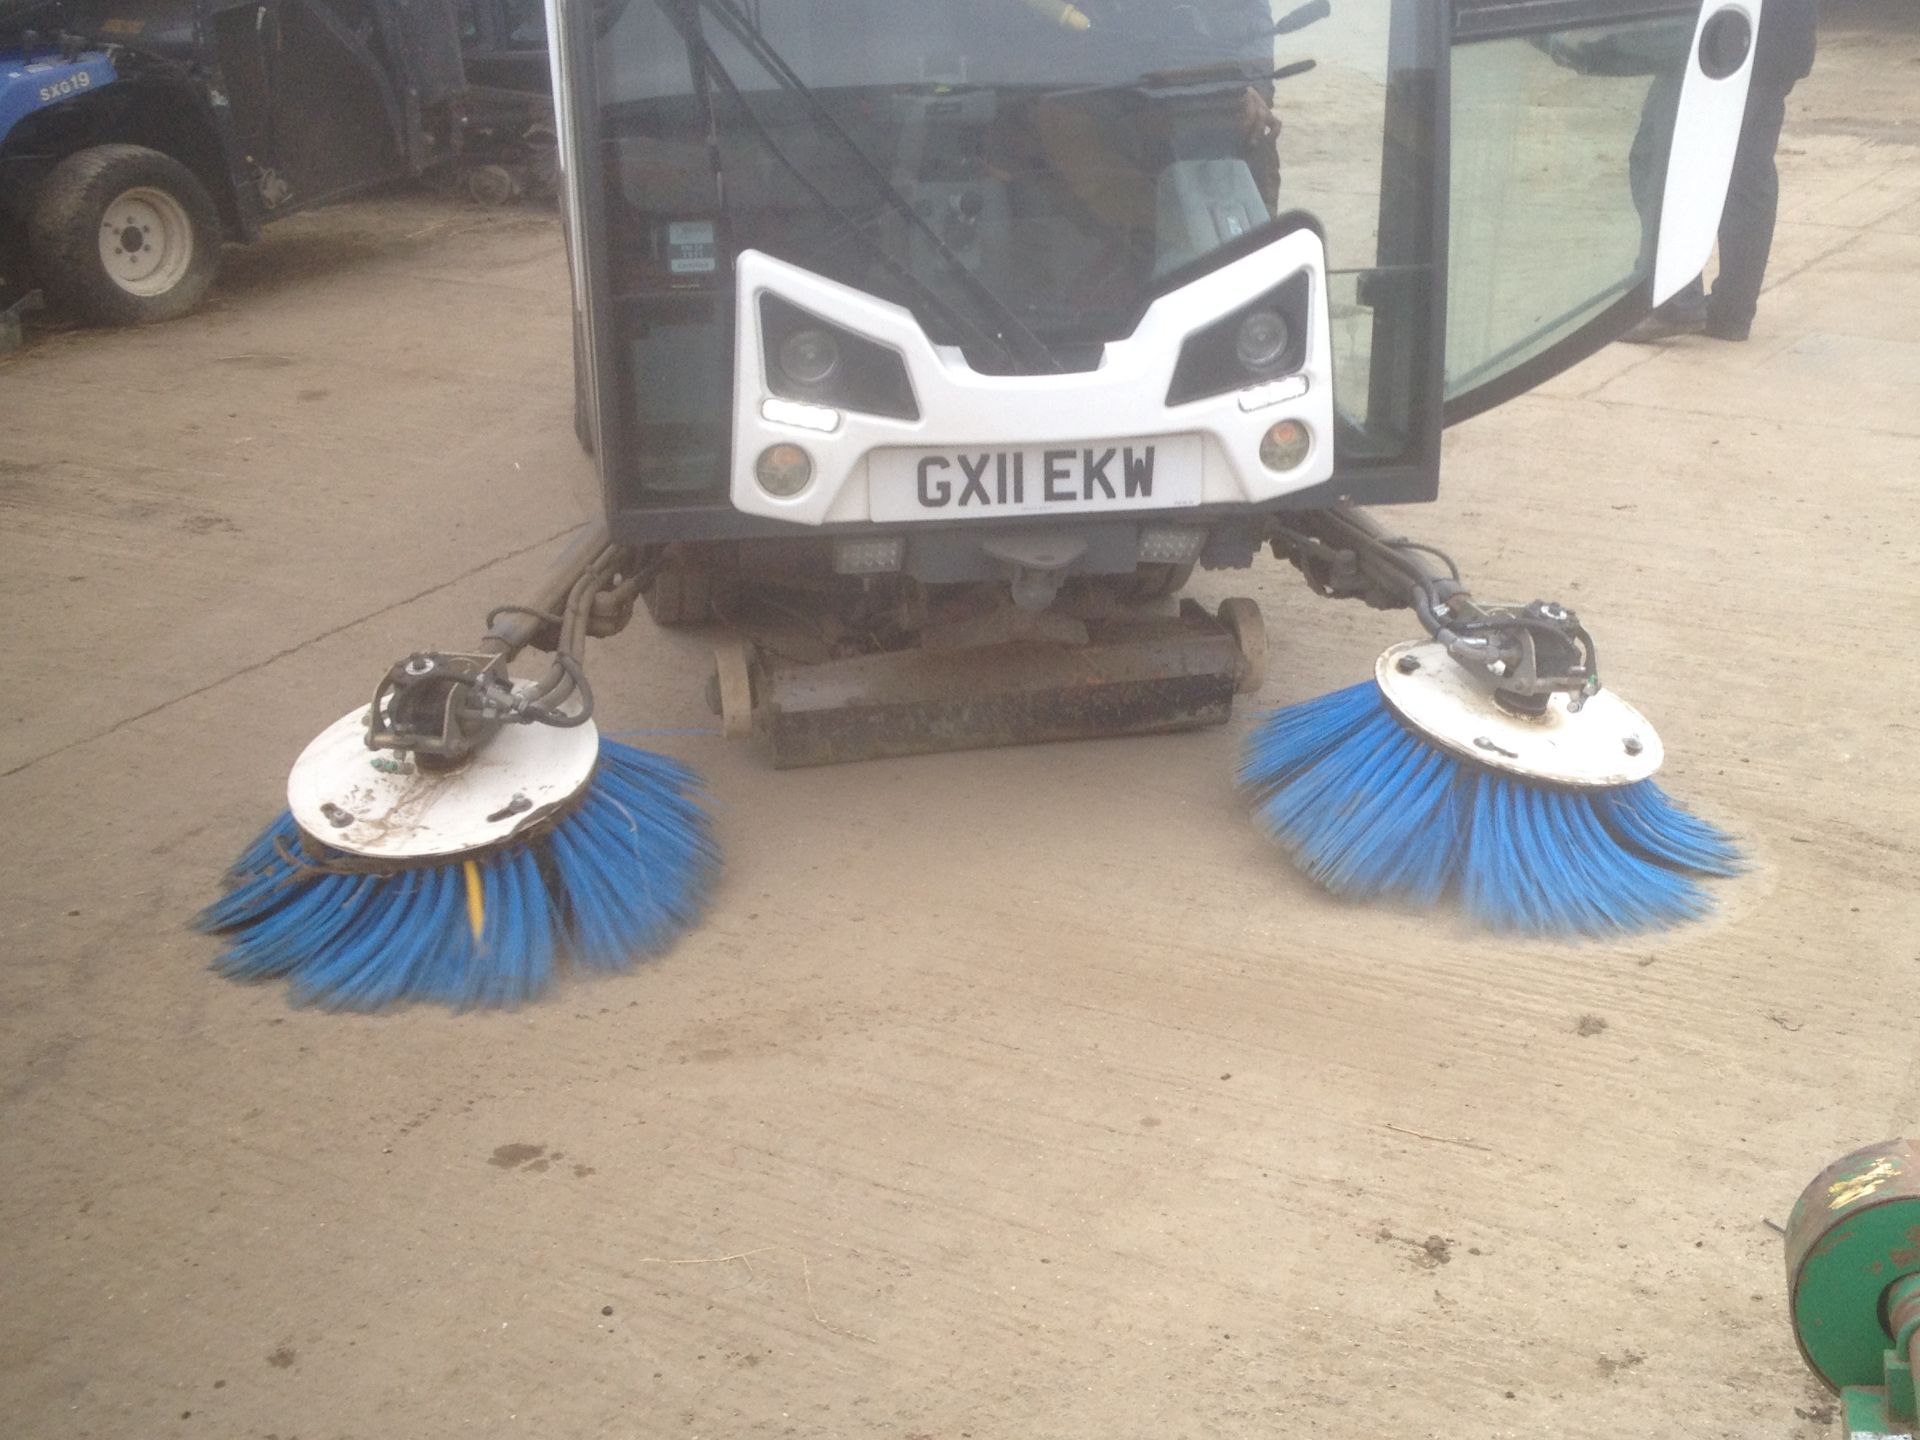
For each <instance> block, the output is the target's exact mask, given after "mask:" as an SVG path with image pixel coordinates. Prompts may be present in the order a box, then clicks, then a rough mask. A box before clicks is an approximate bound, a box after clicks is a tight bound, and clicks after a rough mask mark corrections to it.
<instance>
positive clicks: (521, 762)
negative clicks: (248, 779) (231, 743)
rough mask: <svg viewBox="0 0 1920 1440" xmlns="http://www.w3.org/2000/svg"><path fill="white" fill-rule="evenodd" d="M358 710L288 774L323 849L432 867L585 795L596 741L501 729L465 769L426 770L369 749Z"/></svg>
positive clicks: (544, 729) (572, 734)
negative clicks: (430, 862) (431, 862)
mask: <svg viewBox="0 0 1920 1440" xmlns="http://www.w3.org/2000/svg"><path fill="white" fill-rule="evenodd" d="M370 708H371V707H370V706H365V705H363V706H361V707H360V709H358V710H356V711H354V712H353V713H352V714H351V715H346V716H343V717H341V718H340V719H339V720H337V721H335V722H334V723H333V724H332V725H329V726H328V727H327V728H326V729H325V730H323V731H321V732H320V734H318V735H317V736H315V737H314V740H313V743H312V744H311V745H309V746H307V748H306V749H305V750H304V751H302V752H301V754H300V758H299V759H298V760H296V761H295V762H294V765H293V772H292V773H291V774H290V775H288V777H287V808H288V809H290V810H291V811H292V812H293V818H294V820H295V821H297V822H298V823H299V826H300V828H301V829H302V830H304V831H306V832H307V834H309V835H311V836H312V837H313V838H314V839H316V840H318V841H321V842H322V843H323V844H327V845H331V846H333V847H334V848H335V849H338V850H345V851H348V852H349V853H351V854H354V855H366V856H369V857H371V858H374V859H379V860H427V859H432V858H434V857H436V856H446V855H458V854H460V853H462V852H464V851H469V850H480V849H484V848H486V847H487V846H490V845H497V844H499V843H500V842H501V841H503V840H509V839H512V838H513V836H514V835H516V834H518V833H519V832H520V831H522V830H524V829H526V828H527V827H528V826H530V825H534V824H537V823H538V822H539V821H541V820H543V819H545V818H546V817H547V816H548V815H550V814H551V813H552V812H553V810H554V809H555V808H556V807H558V806H561V805H564V804H566V802H567V801H569V800H571V799H573V797H574V796H575V795H577V794H579V793H580V791H581V790H582V789H584V788H585V786H586V783H587V781H588V780H589V779H590V778H591V777H592V775H593V766H594V761H595V760H596V759H597V758H598V757H599V754H600V734H599V731H598V730H596V729H595V728H594V725H593V722H592V721H591V720H589V721H588V722H587V723H586V724H584V725H579V726H575V727H574V728H573V729H571V730H560V729H556V728H554V727H553V726H551V725H503V726H502V727H501V728H500V729H499V730H498V731H496V732H495V734H494V736H493V738H492V739H491V740H489V741H488V742H487V743H486V744H485V745H484V746H482V747H481V749H480V753H479V754H477V755H475V756H474V757H473V758H472V759H471V760H469V761H468V762H467V763H466V764H465V765H463V766H461V767H460V768H459V769H458V770H455V771H452V772H450V773H436V772H433V771H429V770H422V769H420V768H419V767H417V766H416V765H415V764H414V761H413V757H412V756H411V755H410V754H408V753H406V752H405V751H398V750H369V749H368V748H367V711H368V710H369V709H370Z"/></svg>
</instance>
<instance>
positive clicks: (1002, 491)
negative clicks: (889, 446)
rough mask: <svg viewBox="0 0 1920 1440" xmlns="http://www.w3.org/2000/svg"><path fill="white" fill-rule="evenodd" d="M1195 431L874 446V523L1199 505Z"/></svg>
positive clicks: (1198, 454) (870, 480) (871, 471)
mask: <svg viewBox="0 0 1920 1440" xmlns="http://www.w3.org/2000/svg"><path fill="white" fill-rule="evenodd" d="M1201 464H1202V461H1201V448H1200V437H1199V436H1197V435H1151V436H1147V437H1145V438H1144V439H1134V440H1094V441H1087V442H1083V443H1081V444H1078V445H1025V446H1009V447H995V446H981V447H979V448H962V447H958V446H956V447H953V448H951V449H941V450H876V451H874V452H873V453H872V454H871V455H870V456H868V457H867V476H868V484H869V486H870V487H871V488H870V490H869V492H868V506H869V513H870V514H871V515H872V517H873V518H874V519H875V520H880V521H894V520H973V519H987V518H990V517H997V516H1002V515H1060V514H1073V513H1076V512H1099V511H1107V510H1161V509H1167V508H1171V507H1178V506H1184V505H1198V504H1199V503H1200V499H1201V483H1200V482H1201Z"/></svg>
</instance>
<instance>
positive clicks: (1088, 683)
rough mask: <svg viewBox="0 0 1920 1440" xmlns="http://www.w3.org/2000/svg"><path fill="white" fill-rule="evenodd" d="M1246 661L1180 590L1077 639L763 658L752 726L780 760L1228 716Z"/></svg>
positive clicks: (1069, 735) (859, 755) (819, 759)
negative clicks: (1162, 603)
mask: <svg viewBox="0 0 1920 1440" xmlns="http://www.w3.org/2000/svg"><path fill="white" fill-rule="evenodd" d="M1245 663H1246V662H1245V660H1244V657H1243V655H1242V652H1241V647H1240V643H1239V641H1237V640H1236V639H1235V637H1234V635H1233V634H1232V633H1231V632H1230V631H1229V630H1228V629H1227V628H1226V627H1225V626H1223V625H1222V624H1221V623H1220V622H1219V621H1217V620H1216V619H1214V617H1213V616H1211V615H1209V614H1207V613H1206V611H1205V610H1203V609H1202V608H1201V607H1200V606H1199V605H1198V604H1195V603H1193V602H1191V601H1189V602H1187V603H1186V604H1184V605H1182V606H1181V608H1180V611H1179V613H1178V614H1177V615H1167V616H1147V617H1138V616H1136V617H1129V618H1128V619H1126V620H1122V621H1115V622H1112V623H1110V624H1107V625H1103V626H1100V627H1098V628H1097V629H1096V630H1095V632H1094V634H1093V636H1092V639H1091V640H1090V642H1089V643H1088V644H1085V645H1061V644H1049V643H1045V642H1038V641H1015V642H1010V643H1005V644H997V645H983V646H977V647H974V648H971V649H962V650H939V651H929V650H918V649H916V650H902V651H896V652H893V653H889V654H879V655H862V656H857V657H854V658H852V659H846V660H833V661H828V662H826V663H823V664H815V665H796V664H793V663H791V662H788V661H783V660H780V659H777V658H763V661H762V668H761V670H760V671H759V672H758V673H757V674H756V677H755V678H756V685H755V688H756V692H757V697H758V701H759V705H758V708H757V710H756V712H755V721H756V723H755V729H756V731H757V732H758V733H759V734H760V735H761V736H762V737H763V738H764V739H765V740H766V742H767V744H768V747H769V748H770V750H771V752H772V756H773V763H774V765H775V766H776V767H777V768H779V769H783V770H784V769H791V768H795V767H799V766H805V765H832V764H839V763H842V762H845V761H851V760H870V759H876V758H879V757H881V756H889V755H918V754H926V753H931V752H936V751H943V750H971V749H981V748H985V747H988V746H995V745H1023V744H1032V743H1037V742H1040V741H1047V740H1077V739H1087V738H1094V737H1098V736H1108V735H1140V734H1151V733H1155V732H1161V731H1170V730H1190V729H1197V728H1199V727H1201V726H1204V725H1218V724H1220V723H1222V722H1223V721H1225V720H1226V719H1227V718H1228V716H1229V715H1230V714H1231V713H1232V709H1233V696H1234V691H1235V689H1236V687H1237V686H1238V685H1239V683H1240V680H1241V677H1242V674H1243V671H1244V668H1245Z"/></svg>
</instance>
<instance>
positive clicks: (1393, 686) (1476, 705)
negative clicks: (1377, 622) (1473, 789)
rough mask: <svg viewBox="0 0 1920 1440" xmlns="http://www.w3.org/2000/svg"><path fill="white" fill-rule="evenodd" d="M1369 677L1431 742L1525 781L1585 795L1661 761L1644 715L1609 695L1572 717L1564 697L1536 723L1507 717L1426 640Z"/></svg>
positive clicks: (1399, 648) (1397, 650) (1398, 650)
mask: <svg viewBox="0 0 1920 1440" xmlns="http://www.w3.org/2000/svg"><path fill="white" fill-rule="evenodd" d="M1408 655H1410V656H1412V657H1413V658H1414V659H1415V660H1416V661H1418V662H1419V665H1418V668H1417V669H1413V670H1408V671H1403V670H1402V669H1401V668H1400V667H1401V657H1402V656H1408ZM1373 673H1374V679H1375V680H1376V681H1377V682H1378V683H1379V686H1380V692H1381V694H1383V695H1385V696H1386V697H1387V703H1388V704H1389V705H1391V706H1392V707H1393V708H1394V709H1395V710H1396V711H1397V712H1399V715H1400V718H1401V719H1403V720H1405V721H1406V722H1407V723H1408V724H1409V725H1411V726H1412V727H1413V728H1414V729H1416V730H1418V731H1419V732H1420V733H1421V734H1422V735H1425V736H1426V737H1427V738H1428V739H1430V740H1432V741H1433V743H1434V744H1436V745H1438V746H1440V747H1441V748H1442V749H1444V750H1448V751H1451V752H1452V753H1453V754H1455V755H1461V756H1464V757H1465V758H1467V759H1469V760H1477V761H1478V762H1479V763H1480V764H1482V765H1486V766H1490V767H1491V768H1493V769H1495V770H1505V771H1507V772H1509V773H1510V774H1514V775H1524V776H1526V777H1527V778H1528V779H1530V780H1543V781H1546V782H1547V783H1549V784H1553V785H1571V786H1577V787H1580V788H1586V789H1598V788H1601V787H1603V786H1613V785H1630V784H1632V783H1633V782H1634V781H1636V780H1645V779H1646V778H1647V777H1648V776H1650V775H1652V774H1653V773H1654V771H1656V770H1658V769H1659V768H1660V762H1661V761H1662V760H1663V759H1664V758H1665V756H1666V751H1665V750H1664V748H1663V747H1662V746H1661V744H1660V736H1659V735H1658V734H1657V733H1656V732H1655V730H1654V728H1653V726H1651V725H1649V724H1648V723H1647V717H1646V716H1644V715H1642V714H1641V713H1640V712H1639V711H1638V710H1636V709H1634V708H1633V706H1631V705H1629V704H1628V703H1627V702H1626V701H1624V700H1622V699H1621V698H1620V697H1619V696H1618V695H1615V694H1614V693H1613V692H1612V691H1611V690H1602V691H1601V692H1600V693H1599V694H1597V695H1594V696H1592V697H1590V698H1589V699H1588V700H1587V703H1586V704H1585V705H1583V706H1581V707H1580V709H1579V710H1578V711H1574V710H1572V709H1570V708H1569V705H1568V700H1567V697H1566V696H1565V695H1555V696H1553V697H1552V698H1551V699H1550V700H1549V701H1548V702H1547V709H1546V713H1545V714H1544V715H1541V716H1539V717H1538V718H1530V717H1528V716H1524V715H1513V714H1509V713H1508V712H1507V711H1506V710H1503V709H1502V708H1501V707H1500V706H1499V705H1498V704H1497V703H1496V702H1495V701H1494V698H1493V694H1492V692H1491V691H1490V690H1489V689H1488V688H1487V686H1486V682H1485V681H1483V680H1481V679H1479V678H1478V677H1477V676H1475V675H1473V674H1471V673H1470V672H1469V671H1468V670H1467V669H1466V667H1464V666H1462V665H1460V664H1457V663H1456V662H1455V661H1453V660H1452V659H1450V658H1449V657H1448V655H1447V651H1446V647H1445V646H1443V645H1440V644H1437V643H1435V642H1433V641H1431V640H1428V641H1419V642H1414V643H1409V644H1405V645H1395V646H1394V647H1393V648H1392V649H1391V650H1389V651H1387V653H1386V654H1384V655H1382V656H1381V657H1380V661H1379V663H1378V664H1377V665H1375V666H1374V671H1373Z"/></svg>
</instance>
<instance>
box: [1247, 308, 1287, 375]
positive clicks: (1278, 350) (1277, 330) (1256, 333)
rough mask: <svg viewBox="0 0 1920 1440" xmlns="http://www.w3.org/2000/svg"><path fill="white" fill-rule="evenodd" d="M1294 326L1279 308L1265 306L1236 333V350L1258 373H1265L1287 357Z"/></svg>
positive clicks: (1250, 369) (1249, 367) (1248, 367)
mask: <svg viewBox="0 0 1920 1440" xmlns="http://www.w3.org/2000/svg"><path fill="white" fill-rule="evenodd" d="M1292 343H1293V330H1292V328H1291V327H1290V326H1289V325H1288V324H1287V322H1286V320H1285V319H1283V318H1282V317H1281V315H1280V312H1279V311H1278V310H1268V309H1265V308H1264V307H1263V308H1261V309H1259V310H1255V311H1254V312H1253V313H1252V314H1250V315H1248V316H1247V317H1246V319H1244V320H1242V321H1241V322H1240V329H1239V331H1238V332H1237V333H1236V334H1235V335H1234V337H1233V354H1234V358H1235V359H1237V360H1238V361H1239V362H1240V363H1241V364H1242V365H1244V366H1246V367H1247V369H1248V370H1249V371H1250V372H1251V373H1253V374H1255V375H1264V374H1266V373H1267V372H1268V371H1269V370H1272V369H1274V368H1275V367H1276V366H1278V365H1279V363H1280V362H1281V361H1282V360H1283V359H1285V358H1286V354H1287V348H1288V347H1289V346H1290V345H1291V344H1292Z"/></svg>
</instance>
